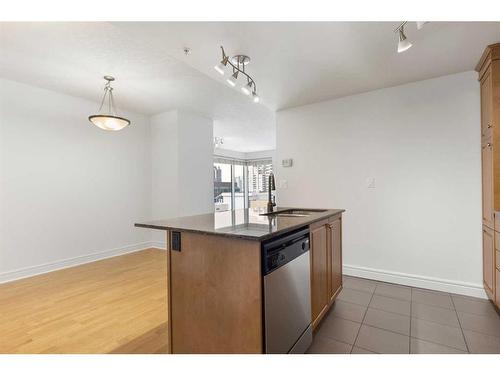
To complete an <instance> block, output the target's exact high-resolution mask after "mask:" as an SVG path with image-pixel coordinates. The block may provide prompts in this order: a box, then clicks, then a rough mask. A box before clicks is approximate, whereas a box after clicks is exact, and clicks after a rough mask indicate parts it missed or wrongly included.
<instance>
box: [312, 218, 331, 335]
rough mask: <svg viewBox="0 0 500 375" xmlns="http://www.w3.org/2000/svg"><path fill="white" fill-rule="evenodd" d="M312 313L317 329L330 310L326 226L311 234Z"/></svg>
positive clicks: (314, 325) (316, 229) (313, 230)
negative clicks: (323, 316) (324, 315)
mask: <svg viewBox="0 0 500 375" xmlns="http://www.w3.org/2000/svg"><path fill="white" fill-rule="evenodd" d="M310 237H311V249H310V254H311V255H310V256H311V313H312V322H313V327H314V328H315V327H316V326H317V325H318V323H319V321H320V320H321V317H322V315H323V314H324V312H325V311H326V309H327V308H328V247H327V230H326V225H321V226H319V227H317V228H315V229H312V230H311V232H310Z"/></svg>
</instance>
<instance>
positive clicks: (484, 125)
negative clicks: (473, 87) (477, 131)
mask: <svg viewBox="0 0 500 375" xmlns="http://www.w3.org/2000/svg"><path fill="white" fill-rule="evenodd" d="M491 85H492V81H491V68H488V69H487V70H486V72H485V73H484V76H483V78H482V80H481V136H482V137H485V138H487V137H490V136H491V133H492V128H493V123H492V86H491Z"/></svg>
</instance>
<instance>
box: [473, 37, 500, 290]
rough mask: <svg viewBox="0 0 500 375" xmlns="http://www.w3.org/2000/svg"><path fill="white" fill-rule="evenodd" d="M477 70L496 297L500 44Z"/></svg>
mask: <svg viewBox="0 0 500 375" xmlns="http://www.w3.org/2000/svg"><path fill="white" fill-rule="evenodd" d="M476 71H477V72H478V73H479V81H480V94H481V172H482V221H483V284H484V289H485V291H486V293H487V294H488V297H489V298H490V299H493V300H495V295H496V289H497V284H498V280H495V279H496V272H497V271H496V261H495V255H496V251H495V248H499V246H498V245H500V243H499V244H498V245H496V244H495V242H499V239H498V238H497V237H498V236H497V235H496V234H495V232H494V231H493V230H492V229H495V230H497V231H499V232H500V220H499V219H500V218H496V217H495V216H497V215H495V214H494V212H495V210H500V152H499V151H500V148H499V147H500V132H498V131H496V126H497V125H498V123H499V122H500V43H497V44H492V45H489V46H487V47H486V48H485V50H484V52H483V55H482V56H481V59H480V60H479V62H478V64H477V66H476ZM497 234H498V233H497ZM494 237H495V238H494ZM499 250H500V249H499Z"/></svg>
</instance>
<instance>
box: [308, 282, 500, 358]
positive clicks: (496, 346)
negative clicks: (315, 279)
mask: <svg viewBox="0 0 500 375" xmlns="http://www.w3.org/2000/svg"><path fill="white" fill-rule="evenodd" d="M308 353H313V354H319V353H325V354H335V353H339V354H348V353H351V354H367V353H385V354H396V353H402V354H408V353H412V354H419V353H420V354H423V353H427V354H432V353H434V354H438V353H440V354H453V353H457V354H467V353H500V315H499V314H498V312H497V311H496V310H495V307H494V306H493V304H492V303H491V302H489V301H487V300H483V299H478V298H472V297H466V296H460V295H454V294H449V293H442V292H436V291H431V290H426V289H419V288H411V287H407V286H401V285H395V284H387V283H382V282H377V281H373V280H367V279H360V278H355V277H349V276H346V277H344V289H343V290H342V292H341V293H340V295H339V296H338V298H337V301H336V302H335V304H334V305H333V306H332V308H331V310H330V312H329V314H328V316H327V317H325V319H324V320H323V322H322V323H321V326H320V327H319V328H318V330H317V332H316V335H315V337H314V341H313V344H312V345H311V347H310V348H309V351H308Z"/></svg>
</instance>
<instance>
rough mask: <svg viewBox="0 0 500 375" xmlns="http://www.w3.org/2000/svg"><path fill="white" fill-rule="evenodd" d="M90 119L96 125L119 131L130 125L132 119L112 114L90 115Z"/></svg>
mask: <svg viewBox="0 0 500 375" xmlns="http://www.w3.org/2000/svg"><path fill="white" fill-rule="evenodd" d="M89 120H90V122H91V123H92V124H94V125H95V126H97V127H99V128H101V129H102V130H110V131H117V130H122V129H123V128H124V127H126V126H128V125H130V121H129V120H127V119H126V118H123V117H118V116H111V115H94V116H90V117H89Z"/></svg>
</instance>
